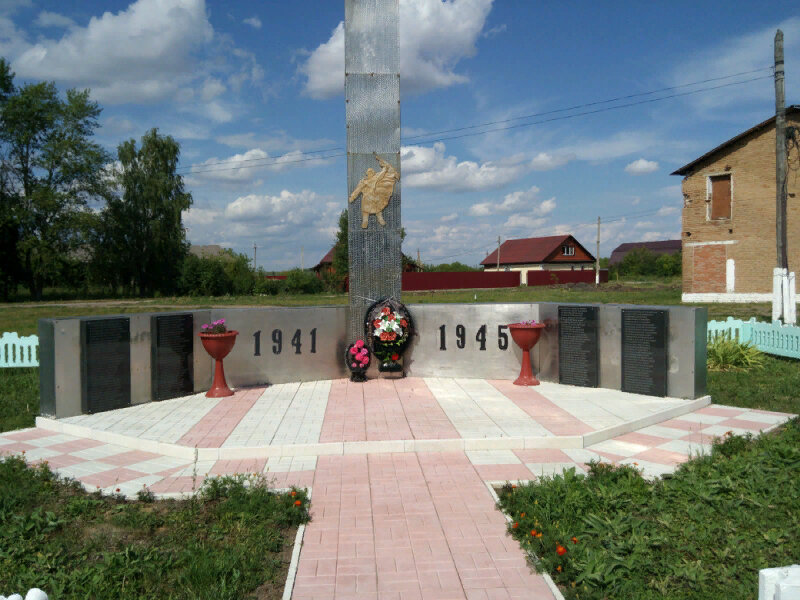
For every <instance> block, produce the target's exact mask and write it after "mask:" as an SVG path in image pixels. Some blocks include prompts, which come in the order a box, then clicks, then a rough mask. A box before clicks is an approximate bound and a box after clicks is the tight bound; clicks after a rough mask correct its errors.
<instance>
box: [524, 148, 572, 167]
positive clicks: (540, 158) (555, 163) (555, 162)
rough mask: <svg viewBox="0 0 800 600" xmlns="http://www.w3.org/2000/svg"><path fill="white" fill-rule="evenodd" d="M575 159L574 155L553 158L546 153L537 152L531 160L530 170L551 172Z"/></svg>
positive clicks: (553, 156)
mask: <svg viewBox="0 0 800 600" xmlns="http://www.w3.org/2000/svg"><path fill="white" fill-rule="evenodd" d="M574 158H575V155H574V154H561V155H558V156H555V155H553V154H549V153H547V152H539V154H537V155H536V156H534V157H533V159H532V160H531V168H532V169H533V170H534V171H551V170H553V169H557V168H558V167H561V166H564V165H565V164H567V163H568V162H569V161H571V160H573V159H574Z"/></svg>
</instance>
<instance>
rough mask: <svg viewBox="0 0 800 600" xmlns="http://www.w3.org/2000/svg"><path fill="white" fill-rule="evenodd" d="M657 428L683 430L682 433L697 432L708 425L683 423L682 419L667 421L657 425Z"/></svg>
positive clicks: (690, 422)
mask: <svg viewBox="0 0 800 600" xmlns="http://www.w3.org/2000/svg"><path fill="white" fill-rule="evenodd" d="M658 426H659V427H672V428H673V429H683V430H684V431H697V430H699V429H703V428H705V427H708V425H703V424H702V423H696V422H694V421H684V420H682V419H669V420H668V421H663V422H661V423H659V424H658Z"/></svg>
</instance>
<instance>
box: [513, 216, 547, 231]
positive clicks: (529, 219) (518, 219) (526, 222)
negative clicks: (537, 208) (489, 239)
mask: <svg viewBox="0 0 800 600" xmlns="http://www.w3.org/2000/svg"><path fill="white" fill-rule="evenodd" d="M546 222H547V219H545V218H542V217H533V216H531V215H525V214H516V215H511V216H510V217H508V219H507V220H506V222H505V223H504V224H503V227H504V228H505V229H525V230H527V231H534V230H536V229H537V228H539V227H541V226H542V225H544V224H545V223H546Z"/></svg>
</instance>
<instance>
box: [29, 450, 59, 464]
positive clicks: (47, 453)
mask: <svg viewBox="0 0 800 600" xmlns="http://www.w3.org/2000/svg"><path fill="white" fill-rule="evenodd" d="M61 454H63V453H62V452H58V451H57V450H50V449H49V448H31V449H30V450H26V451H25V460H26V461H28V462H33V461H39V460H47V459H48V458H50V457H51V456H59V455H61Z"/></svg>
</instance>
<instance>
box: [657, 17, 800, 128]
mask: <svg viewBox="0 0 800 600" xmlns="http://www.w3.org/2000/svg"><path fill="white" fill-rule="evenodd" d="M778 28H780V29H781V30H782V31H783V36H784V38H783V39H784V46H783V48H784V56H785V62H786V65H787V66H788V65H796V64H798V63H800V17H791V18H789V19H786V20H784V21H783V22H781V23H774V24H771V25H768V26H766V27H763V28H761V29H759V30H756V31H752V32H750V33H747V34H744V35H740V36H736V37H733V36H731V37H728V38H725V39H722V40H721V41H719V42H718V43H716V44H715V45H713V46H710V47H709V48H708V49H707V50H705V51H701V52H692V57H691V58H690V59H688V60H686V61H684V62H682V63H680V64H678V65H676V67H675V69H674V71H673V75H672V78H671V83H672V85H682V84H685V83H690V82H693V81H702V80H704V79H710V78H714V77H720V76H721V75H730V74H733V73H742V72H745V71H752V70H755V69H760V68H762V67H769V66H771V65H772V64H773V61H774V57H773V40H774V37H775V30H776V29H778ZM709 39H719V38H718V37H716V36H715V37H714V38H709ZM759 75H766V76H769V75H770V72H769V71H768V70H764V71H761V72H759V73H751V74H748V75H742V76H740V77H738V78H733V79H726V80H723V81H718V82H714V83H711V84H706V85H720V84H726V83H731V82H735V81H740V80H744V79H750V78H753V77H758V76H759ZM794 79H795V80H794V81H793V80H792V78H787V80H786V97H787V98H793V97H796V94H797V91H796V90H797V89H798V88H797V87H795V86H796V85H797V83H796V78H794ZM691 89H694V88H689V90H691ZM773 99H774V86H773V85H772V84H771V83H770V82H769V80H768V79H762V80H760V81H754V82H752V83H746V84H743V85H735V86H729V87H724V88H721V89H718V90H713V91H709V92H703V93H702V94H694V95H691V96H686V97H685V101H686V102H688V103H690V104H691V105H692V106H694V107H695V108H697V109H698V110H701V111H705V110H710V109H714V108H720V107H724V106H732V105H736V104H741V103H742V102H745V101H759V102H764V101H772V100H773ZM759 106H763V105H762V104H759ZM766 116H768V115H765V117H766Z"/></svg>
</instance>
